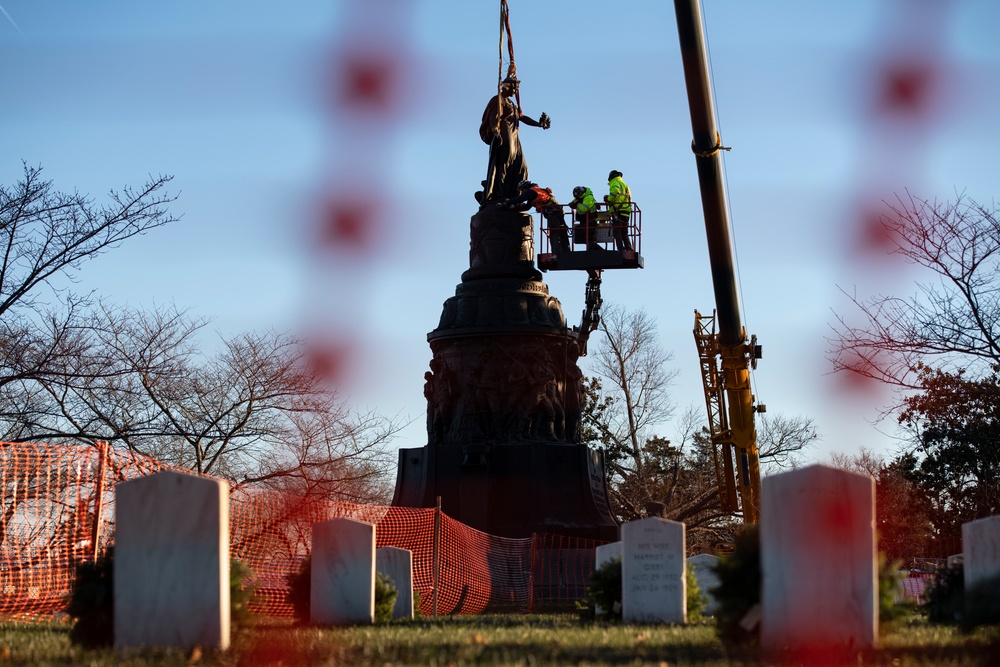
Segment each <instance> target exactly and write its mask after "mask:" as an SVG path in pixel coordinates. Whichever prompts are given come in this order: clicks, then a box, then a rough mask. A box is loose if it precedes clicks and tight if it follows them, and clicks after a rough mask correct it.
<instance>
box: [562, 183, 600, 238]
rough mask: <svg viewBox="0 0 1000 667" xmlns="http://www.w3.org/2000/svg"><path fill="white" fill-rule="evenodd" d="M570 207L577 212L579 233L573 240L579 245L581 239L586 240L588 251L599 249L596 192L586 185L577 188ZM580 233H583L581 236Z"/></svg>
mask: <svg viewBox="0 0 1000 667" xmlns="http://www.w3.org/2000/svg"><path fill="white" fill-rule="evenodd" d="M569 205H570V208H572V209H573V210H574V211H576V215H575V216H574V217H575V219H576V224H577V228H578V232H575V233H574V234H573V238H574V239H575V240H576V242H577V243H581V242H582V240H581V239H586V243H587V249H588V250H594V249H597V248H598V245H597V241H596V240H595V233H596V224H597V221H598V220H599V218H598V217H597V199H595V198H594V191H593V190H591V189H590V188H588V187H587V186H585V185H578V186H576V187H575V188H573V200H572V201H571V202H570V203H569ZM580 231H582V232H583V233H582V234H580V233H579V232H580Z"/></svg>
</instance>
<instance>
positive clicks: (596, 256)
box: [538, 202, 643, 271]
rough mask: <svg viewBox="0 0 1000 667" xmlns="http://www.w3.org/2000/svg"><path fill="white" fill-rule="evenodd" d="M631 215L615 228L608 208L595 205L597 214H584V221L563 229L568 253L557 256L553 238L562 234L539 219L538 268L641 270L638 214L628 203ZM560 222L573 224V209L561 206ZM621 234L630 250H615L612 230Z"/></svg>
mask: <svg viewBox="0 0 1000 667" xmlns="http://www.w3.org/2000/svg"><path fill="white" fill-rule="evenodd" d="M631 205H632V214H631V216H629V221H628V224H626V225H620V224H616V223H615V221H614V219H613V216H612V214H611V211H609V210H608V204H607V203H604V202H601V203H599V204H597V213H595V214H593V215H591V214H588V215H587V217H586V219H584V220H582V221H577V222H575V223H574V224H573V225H572V226H570V225H567V232H568V234H569V236H570V245H569V250H568V251H563V252H560V251H559V250H558V247H559V246H558V244H557V243H554V241H553V236H557V235H559V234H560V233H562V230H560V229H550V226H549V223H548V221H547V220H546V219H545V217H544V216H540V218H541V231H542V234H541V237H542V244H541V248H540V252H539V253H538V268H539V269H540V270H542V271H550V270H551V271H566V270H586V269H592V270H593V269H598V270H599V269H641V268H642V267H643V259H642V254H641V250H642V247H641V246H642V211H641V210H639V207H638V206H636V204H635V202H631ZM562 208H563V219H564V220H573V219H574V217H575V214H574V211H573V209H572V208H571V207H570V206H569V204H563V206H562ZM622 228H624V230H625V235H626V237H627V238H628V240H629V245H631V246H632V250H616V249H615V248H616V246H615V230H616V229H622Z"/></svg>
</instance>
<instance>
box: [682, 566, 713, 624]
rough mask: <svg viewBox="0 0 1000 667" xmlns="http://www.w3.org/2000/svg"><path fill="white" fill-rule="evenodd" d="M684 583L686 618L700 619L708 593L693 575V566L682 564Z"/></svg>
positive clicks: (705, 605) (690, 619) (692, 620)
mask: <svg viewBox="0 0 1000 667" xmlns="http://www.w3.org/2000/svg"><path fill="white" fill-rule="evenodd" d="M684 584H685V587H686V588H687V619H688V622H689V623H691V622H694V621H700V620H701V617H702V614H703V613H704V612H705V607H707V606H708V595H706V594H705V591H703V590H701V586H700V585H699V584H698V577H696V576H694V568H693V567H688V566H687V563H685V564H684Z"/></svg>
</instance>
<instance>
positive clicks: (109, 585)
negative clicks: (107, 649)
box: [66, 549, 115, 648]
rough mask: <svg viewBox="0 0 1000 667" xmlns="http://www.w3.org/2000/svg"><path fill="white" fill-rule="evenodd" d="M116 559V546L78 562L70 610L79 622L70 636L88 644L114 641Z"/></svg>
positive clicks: (71, 616) (98, 645)
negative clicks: (100, 555)
mask: <svg viewBox="0 0 1000 667" xmlns="http://www.w3.org/2000/svg"><path fill="white" fill-rule="evenodd" d="M113 577H114V559H113V553H112V549H108V550H107V551H106V552H105V554H104V555H103V556H102V557H100V558H98V559H97V561H96V562H91V561H87V562H84V563H80V564H79V565H77V566H76V579H75V581H74V583H73V590H72V592H71V593H70V598H69V605H68V606H67V607H66V613H67V614H68V615H69V616H70V618H72V619H74V620H75V621H76V622H75V623H74V624H73V629H72V630H70V632H69V640H70V641H71V642H72V643H74V644H78V645H80V646H84V647H87V648H97V647H101V646H111V645H112V644H113V643H114V639H115V637H114V632H115V609H114V581H113Z"/></svg>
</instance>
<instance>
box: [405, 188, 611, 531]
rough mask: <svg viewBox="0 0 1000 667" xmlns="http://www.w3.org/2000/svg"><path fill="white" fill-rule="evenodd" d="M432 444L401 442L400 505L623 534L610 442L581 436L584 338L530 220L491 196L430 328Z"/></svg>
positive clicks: (529, 527) (491, 526)
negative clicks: (546, 272) (544, 270)
mask: <svg viewBox="0 0 1000 667" xmlns="http://www.w3.org/2000/svg"><path fill="white" fill-rule="evenodd" d="M427 338H428V342H429V343H430V346H431V351H432V355H433V356H432V359H431V361H430V370H429V371H427V372H426V373H425V374H424V380H425V383H424V395H425V397H426V399H427V445H426V446H425V447H421V448H418V449H403V450H401V451H400V459H399V470H398V473H397V483H396V491H395V496H394V499H393V504H394V505H402V506H411V507H430V506H433V505H434V503H435V502H436V499H437V498H438V497H440V498H441V502H442V508H443V511H444V512H445V513H446V514H448V515H449V516H451V517H452V518H455V519H457V520H459V521H461V522H463V523H465V524H467V525H470V526H472V527H474V528H477V529H479V530H482V531H484V532H487V533H491V534H494V535H502V536H508V537H527V536H530V535H531V534H532V533H557V534H563V535H571V536H578V537H591V538H594V539H606V540H614V539H617V532H618V527H617V523H616V522H615V520H614V519H613V517H612V515H611V512H610V509H609V507H608V502H607V496H606V487H605V482H604V467H603V459H602V456H601V452H599V451H595V450H591V449H590V448H588V447H586V446H585V445H583V444H581V442H580V423H581V404H582V373H581V371H580V369H579V366H578V365H577V360H578V358H579V355H580V347H579V344H578V341H577V337H576V333H575V332H574V331H573V330H572V329H570V328H568V327H567V325H566V319H565V317H564V315H563V312H562V306H561V305H560V303H559V301H558V299H556V298H555V297H553V296H552V295H550V294H549V289H548V286H547V285H546V284H545V283H544V282H542V275H541V273H540V272H539V271H538V270H537V269H536V268H535V265H534V236H533V224H532V219H531V217H530V216H529V215H527V214H526V213H519V212H516V211H510V210H501V209H498V208H497V207H495V206H491V205H488V204H487V205H484V206H483V207H482V208H481V209H480V210H479V212H478V213H477V214H476V215H474V216H473V217H472V220H471V225H470V252H469V269H468V270H466V271H465V272H464V273H463V274H462V282H461V283H460V284H459V285H458V286H457V287H456V290H455V294H454V296H452V297H450V298H448V299H447V300H446V301H445V303H444V306H443V308H442V313H441V318H440V320H439V323H438V326H437V328H436V329H434V331H432V332H430V333H429V334H428V336H427Z"/></svg>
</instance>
